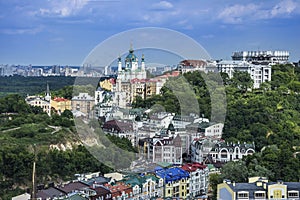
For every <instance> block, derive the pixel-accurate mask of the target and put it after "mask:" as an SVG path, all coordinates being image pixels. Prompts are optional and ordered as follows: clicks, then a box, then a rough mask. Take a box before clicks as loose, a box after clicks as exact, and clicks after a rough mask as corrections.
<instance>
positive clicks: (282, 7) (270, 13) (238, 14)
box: [217, 0, 300, 24]
mask: <svg viewBox="0 0 300 200" xmlns="http://www.w3.org/2000/svg"><path fill="white" fill-rule="evenodd" d="M298 8H300V7H299V4H298V3H296V2H294V1H293V0H282V1H280V2H279V3H278V4H276V5H274V4H273V6H272V5H271V6H270V4H268V5H266V4H263V3H260V4H252V3H251V4H246V5H241V4H235V5H233V6H228V7H225V9H223V10H221V12H220V13H219V14H218V16H217V18H218V19H219V20H221V21H223V22H225V23H229V24H239V23H243V22H244V21H250V20H261V19H271V18H275V17H286V16H287V15H290V14H294V13H297V12H298V14H299V10H298V11H297V9H298Z"/></svg>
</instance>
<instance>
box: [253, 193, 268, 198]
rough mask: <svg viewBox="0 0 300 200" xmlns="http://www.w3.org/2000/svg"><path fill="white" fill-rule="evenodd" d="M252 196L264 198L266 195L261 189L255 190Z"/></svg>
mask: <svg viewBox="0 0 300 200" xmlns="http://www.w3.org/2000/svg"><path fill="white" fill-rule="evenodd" d="M254 197H255V198H257V199H264V198H265V197H266V194H265V192H263V191H259V192H255V194H254Z"/></svg>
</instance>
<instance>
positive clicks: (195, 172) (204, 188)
mask: <svg viewBox="0 0 300 200" xmlns="http://www.w3.org/2000/svg"><path fill="white" fill-rule="evenodd" d="M181 168H182V169H183V170H185V171H187V172H188V173H189V175H190V184H189V186H190V187H189V192H190V195H189V196H190V197H191V198H193V197H200V196H204V195H206V194H207V192H208V172H209V169H208V167H207V166H206V165H201V164H200V163H187V164H185V165H183V166H182V167H181Z"/></svg>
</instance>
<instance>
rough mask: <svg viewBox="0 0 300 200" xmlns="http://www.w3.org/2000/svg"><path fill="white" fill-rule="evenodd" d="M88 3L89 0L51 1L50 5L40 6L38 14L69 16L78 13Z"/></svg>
mask: <svg viewBox="0 0 300 200" xmlns="http://www.w3.org/2000/svg"><path fill="white" fill-rule="evenodd" d="M87 3H88V0H65V1H61V0H55V1H51V2H50V5H48V7H46V8H40V9H39V11H38V12H37V14H38V15H42V16H58V17H68V16H72V15H75V14H76V13H78V12H79V11H80V10H81V9H82V8H83V7H84V6H85V5H86V4H87Z"/></svg>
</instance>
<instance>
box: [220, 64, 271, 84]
mask: <svg viewBox="0 0 300 200" xmlns="http://www.w3.org/2000/svg"><path fill="white" fill-rule="evenodd" d="M217 69H218V71H219V72H224V73H227V74H228V76H229V78H232V77H233V74H234V72H235V71H243V72H247V73H248V74H250V77H251V79H252V80H253V83H254V84H253V87H254V88H259V87H260V84H261V83H264V82H266V81H271V65H268V64H253V63H250V62H248V61H242V60H222V61H219V62H217Z"/></svg>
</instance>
